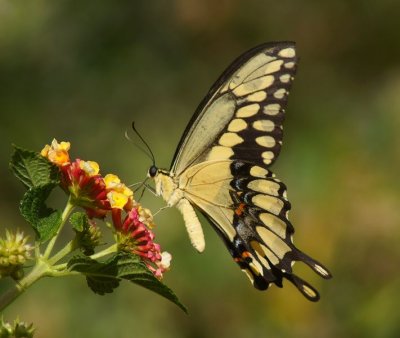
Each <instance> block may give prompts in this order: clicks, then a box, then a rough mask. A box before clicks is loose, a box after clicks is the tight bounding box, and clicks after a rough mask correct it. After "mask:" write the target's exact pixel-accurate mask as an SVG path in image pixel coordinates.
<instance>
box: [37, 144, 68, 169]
mask: <svg viewBox="0 0 400 338" xmlns="http://www.w3.org/2000/svg"><path fill="white" fill-rule="evenodd" d="M70 148H71V143H69V142H60V143H58V142H57V140H56V139H53V141H52V142H51V145H48V144H46V145H45V146H44V148H43V149H42V151H41V152H40V154H41V155H42V156H43V157H46V158H47V159H48V160H49V161H50V162H52V163H54V164H55V165H57V166H59V167H61V166H64V165H67V164H69V162H70V159H69V153H68V151H69V149H70Z"/></svg>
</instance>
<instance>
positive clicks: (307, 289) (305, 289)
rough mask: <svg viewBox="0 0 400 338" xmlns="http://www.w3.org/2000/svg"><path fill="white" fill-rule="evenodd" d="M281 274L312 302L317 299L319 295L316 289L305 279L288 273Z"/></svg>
mask: <svg viewBox="0 0 400 338" xmlns="http://www.w3.org/2000/svg"><path fill="white" fill-rule="evenodd" d="M283 276H284V277H285V278H286V279H287V280H289V281H290V282H291V283H292V284H293V285H294V286H295V287H296V288H297V289H298V290H299V291H300V292H301V293H302V294H303V296H304V297H306V298H307V299H308V300H310V301H312V302H317V301H319V298H320V297H319V293H318V291H317V290H316V289H315V288H314V287H313V286H311V285H310V284H309V283H307V282H306V281H305V280H303V279H301V278H300V277H298V276H296V275H294V274H289V273H284V274H283Z"/></svg>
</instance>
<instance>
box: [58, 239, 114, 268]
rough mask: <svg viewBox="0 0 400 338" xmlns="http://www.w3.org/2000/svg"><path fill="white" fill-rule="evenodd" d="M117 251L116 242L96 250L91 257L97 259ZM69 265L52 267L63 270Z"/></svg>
mask: <svg viewBox="0 0 400 338" xmlns="http://www.w3.org/2000/svg"><path fill="white" fill-rule="evenodd" d="M117 251H118V244H117V243H115V244H113V245H111V246H109V247H108V248H106V249H104V250H102V251H99V252H96V253H95V254H93V255H91V256H89V257H90V258H91V259H97V258H101V257H104V256H107V255H110V254H112V253H114V252H117ZM67 265H68V263H62V264H58V265H54V266H53V267H52V268H53V269H54V270H57V271H61V270H64V269H66V267H67Z"/></svg>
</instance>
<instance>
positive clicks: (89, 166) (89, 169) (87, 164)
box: [79, 160, 100, 176]
mask: <svg viewBox="0 0 400 338" xmlns="http://www.w3.org/2000/svg"><path fill="white" fill-rule="evenodd" d="M79 167H80V168H81V169H82V170H83V171H84V172H85V173H86V174H88V176H95V175H98V174H99V172H100V166H99V164H98V163H97V162H94V161H82V160H81V161H79Z"/></svg>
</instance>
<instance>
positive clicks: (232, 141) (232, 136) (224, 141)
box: [219, 133, 244, 147]
mask: <svg viewBox="0 0 400 338" xmlns="http://www.w3.org/2000/svg"><path fill="white" fill-rule="evenodd" d="M243 141H244V140H243V139H242V138H241V137H240V136H239V135H238V134H236V133H225V134H223V135H222V136H221V138H220V139H219V144H220V145H221V146H225V147H233V146H235V145H237V144H240V143H242V142H243Z"/></svg>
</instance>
